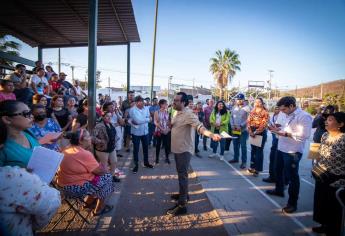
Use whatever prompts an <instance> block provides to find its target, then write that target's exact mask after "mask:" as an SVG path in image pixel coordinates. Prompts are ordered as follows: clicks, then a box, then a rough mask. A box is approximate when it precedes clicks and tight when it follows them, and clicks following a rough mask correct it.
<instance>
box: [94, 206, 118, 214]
mask: <svg viewBox="0 0 345 236" xmlns="http://www.w3.org/2000/svg"><path fill="white" fill-rule="evenodd" d="M113 208H114V206H112V205H105V207H104V208H103V209H102V210H101V212H98V213H96V212H94V211H92V215H93V216H100V215H104V214H106V213H108V212H110V211H111V210H112V209H113Z"/></svg>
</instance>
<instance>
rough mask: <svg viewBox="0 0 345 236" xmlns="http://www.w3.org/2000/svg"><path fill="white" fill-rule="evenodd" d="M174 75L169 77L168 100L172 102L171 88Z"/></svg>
mask: <svg viewBox="0 0 345 236" xmlns="http://www.w3.org/2000/svg"><path fill="white" fill-rule="evenodd" d="M172 78H173V77H172V75H170V76H169V79H168V101H169V103H170V90H171V81H172Z"/></svg>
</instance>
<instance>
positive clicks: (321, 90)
mask: <svg viewBox="0 0 345 236" xmlns="http://www.w3.org/2000/svg"><path fill="white" fill-rule="evenodd" d="M296 93H297V95H296ZM329 93H334V94H338V95H343V94H345V79H341V80H334V81H331V82H327V83H322V84H319V85H315V86H311V87H306V88H297V91H296V90H289V91H286V92H285V94H291V95H294V96H295V97H298V98H322V97H323V96H325V95H326V94H329Z"/></svg>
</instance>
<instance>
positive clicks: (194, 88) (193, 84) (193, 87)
mask: <svg viewBox="0 0 345 236" xmlns="http://www.w3.org/2000/svg"><path fill="white" fill-rule="evenodd" d="M194 90H195V79H194V78H193V93H192V94H193V97H194V96H195V95H194Z"/></svg>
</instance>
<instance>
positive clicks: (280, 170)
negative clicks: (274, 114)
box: [266, 96, 313, 213]
mask: <svg viewBox="0 0 345 236" xmlns="http://www.w3.org/2000/svg"><path fill="white" fill-rule="evenodd" d="M277 106H278V107H279V108H280V111H281V112H283V113H285V114H286V118H285V121H284V124H283V125H282V127H277V126H275V125H271V126H270V127H269V129H270V130H271V132H273V133H275V134H276V135H278V136H279V142H278V153H277V159H276V161H277V163H276V175H277V176H276V187H275V189H274V190H267V191H266V193H267V194H270V195H276V196H280V197H284V184H289V200H288V203H287V205H286V206H285V207H284V208H283V212H285V213H293V212H295V211H296V210H297V200H298V195H299V188H300V180H299V175H298V169H299V162H300V160H301V158H302V154H303V149H304V146H305V143H306V141H307V139H309V137H310V134H311V126H312V121H313V120H312V117H311V116H310V115H309V114H308V113H307V112H305V111H303V110H302V109H301V108H299V107H296V99H295V98H294V97H289V96H288V97H283V98H281V99H280V100H279V101H278V103H277ZM286 180H287V181H288V182H287V183H284V182H286Z"/></svg>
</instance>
